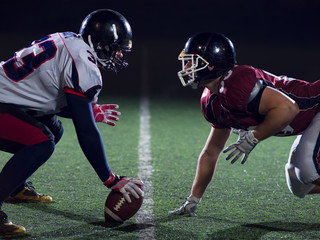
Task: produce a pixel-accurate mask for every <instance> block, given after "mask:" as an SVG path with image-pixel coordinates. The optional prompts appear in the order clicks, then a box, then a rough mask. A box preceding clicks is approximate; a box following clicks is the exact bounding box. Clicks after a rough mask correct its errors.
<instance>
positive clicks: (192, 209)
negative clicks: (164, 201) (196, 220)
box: [169, 195, 201, 217]
mask: <svg viewBox="0 0 320 240" xmlns="http://www.w3.org/2000/svg"><path fill="white" fill-rule="evenodd" d="M200 201H201V198H196V197H194V196H192V195H190V196H189V197H187V200H186V201H185V202H184V203H183V204H182V205H181V207H180V208H178V209H176V210H173V211H170V212H169V214H178V215H182V214H189V216H191V217H197V214H196V210H197V205H198V204H199V203H200Z"/></svg>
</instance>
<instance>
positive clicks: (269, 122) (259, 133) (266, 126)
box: [253, 104, 299, 141]
mask: <svg viewBox="0 0 320 240" xmlns="http://www.w3.org/2000/svg"><path fill="white" fill-rule="evenodd" d="M298 113H299V108H298V106H297V105H296V104H294V105H291V106H285V107H278V108H275V109H272V110H270V111H269V112H268V113H267V114H266V116H265V119H264V121H263V122H262V123H261V124H260V125H258V126H257V127H256V129H254V130H253V135H254V136H255V138H257V139H258V140H259V141H262V140H264V139H266V138H268V137H271V136H274V135H275V134H277V133H279V132H280V131H281V130H283V129H284V128H285V127H286V126H288V125H289V124H290V123H291V121H292V120H293V119H294V118H295V116H296V115H297V114H298Z"/></svg>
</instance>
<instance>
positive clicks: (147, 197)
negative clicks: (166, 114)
mask: <svg viewBox="0 0 320 240" xmlns="http://www.w3.org/2000/svg"><path fill="white" fill-rule="evenodd" d="M138 151H139V152H138V155H139V164H138V165H139V171H138V176H139V178H140V179H142V180H143V181H144V190H145V191H144V201H143V204H142V206H141V208H140V210H139V211H138V213H137V216H136V222H137V223H138V224H140V225H144V226H142V227H141V229H140V230H139V233H138V238H139V239H148V240H153V239H155V237H154V225H153V199H152V196H153V187H152V165H151V136H150V112H149V100H148V98H147V97H142V98H141V102H140V137H139V149H138Z"/></svg>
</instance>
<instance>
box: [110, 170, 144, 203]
mask: <svg viewBox="0 0 320 240" xmlns="http://www.w3.org/2000/svg"><path fill="white" fill-rule="evenodd" d="M104 185H106V186H107V187H108V188H110V189H112V190H114V191H117V192H121V193H122V194H123V196H124V198H125V199H126V200H127V201H128V203H131V199H130V196H129V193H130V194H132V195H133V196H134V197H135V198H139V195H140V196H143V191H142V190H141V188H139V186H138V185H140V186H143V185H144V183H143V182H142V181H141V180H140V179H136V178H127V177H124V176H119V175H115V174H113V173H111V175H110V177H109V178H108V180H107V181H106V182H105V183H104Z"/></svg>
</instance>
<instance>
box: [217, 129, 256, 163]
mask: <svg viewBox="0 0 320 240" xmlns="http://www.w3.org/2000/svg"><path fill="white" fill-rule="evenodd" d="M258 143H259V140H258V139H256V138H255V137H254V135H253V133H252V131H245V130H240V131H239V137H238V140H237V141H236V142H235V143H233V144H231V145H230V146H228V147H227V148H225V149H224V150H223V152H224V153H226V152H228V151H230V150H232V149H234V150H233V151H232V152H231V153H230V154H229V155H228V156H227V157H226V160H229V159H232V160H231V163H232V164H233V163H235V162H236V161H237V160H238V159H239V158H240V157H241V156H242V155H244V156H243V158H242V160H241V164H244V163H245V162H246V160H247V158H248V156H249V154H250V152H251V151H252V149H254V147H255V146H256V145H257V144H258Z"/></svg>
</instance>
